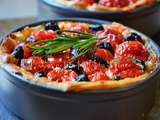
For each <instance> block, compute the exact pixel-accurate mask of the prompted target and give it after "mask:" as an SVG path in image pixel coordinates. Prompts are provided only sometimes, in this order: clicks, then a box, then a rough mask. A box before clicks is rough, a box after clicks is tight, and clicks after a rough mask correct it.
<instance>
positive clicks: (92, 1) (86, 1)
mask: <svg viewBox="0 0 160 120" xmlns="http://www.w3.org/2000/svg"><path fill="white" fill-rule="evenodd" d="M82 1H84V2H85V3H88V4H93V3H95V2H96V0H82Z"/></svg>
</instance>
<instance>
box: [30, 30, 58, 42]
mask: <svg viewBox="0 0 160 120" xmlns="http://www.w3.org/2000/svg"><path fill="white" fill-rule="evenodd" d="M56 36H57V35H56V33H55V32H54V31H53V30H40V31H36V32H33V33H32V34H31V37H33V38H35V39H36V40H39V41H40V40H47V39H53V38H56Z"/></svg>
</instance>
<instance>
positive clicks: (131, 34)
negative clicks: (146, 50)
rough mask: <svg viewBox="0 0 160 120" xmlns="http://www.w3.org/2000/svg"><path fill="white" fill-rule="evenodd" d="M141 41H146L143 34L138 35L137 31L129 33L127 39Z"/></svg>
mask: <svg viewBox="0 0 160 120" xmlns="http://www.w3.org/2000/svg"><path fill="white" fill-rule="evenodd" d="M135 40H137V41H139V42H141V43H144V42H143V40H142V38H141V36H140V35H138V34H137V33H130V34H129V35H127V37H126V38H125V41H135Z"/></svg>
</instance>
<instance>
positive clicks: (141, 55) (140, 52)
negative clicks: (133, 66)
mask: <svg viewBox="0 0 160 120" xmlns="http://www.w3.org/2000/svg"><path fill="white" fill-rule="evenodd" d="M148 56H149V53H148V50H147V49H146V48H145V46H144V45H143V44H142V43H140V42H139V41H126V42H123V43H122V44H120V45H119V46H118V47H117V49H116V51H115V58H119V57H124V58H125V57H128V58H130V59H140V60H143V61H146V60H147V59H148Z"/></svg>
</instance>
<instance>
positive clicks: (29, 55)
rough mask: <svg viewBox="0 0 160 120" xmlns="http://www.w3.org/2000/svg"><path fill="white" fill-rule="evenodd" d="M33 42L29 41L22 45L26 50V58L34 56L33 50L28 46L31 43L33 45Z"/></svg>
mask: <svg viewBox="0 0 160 120" xmlns="http://www.w3.org/2000/svg"><path fill="white" fill-rule="evenodd" d="M31 44H32V43H31V42H29V43H26V44H24V45H23V46H22V47H23V50H24V58H29V57H31V56H32V51H31V49H30V48H29V47H28V46H29V45H31Z"/></svg>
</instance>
